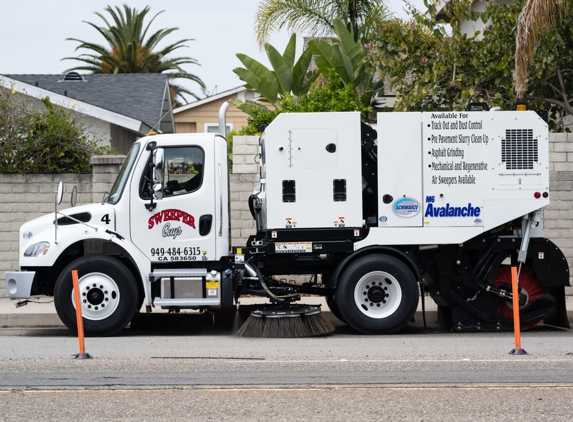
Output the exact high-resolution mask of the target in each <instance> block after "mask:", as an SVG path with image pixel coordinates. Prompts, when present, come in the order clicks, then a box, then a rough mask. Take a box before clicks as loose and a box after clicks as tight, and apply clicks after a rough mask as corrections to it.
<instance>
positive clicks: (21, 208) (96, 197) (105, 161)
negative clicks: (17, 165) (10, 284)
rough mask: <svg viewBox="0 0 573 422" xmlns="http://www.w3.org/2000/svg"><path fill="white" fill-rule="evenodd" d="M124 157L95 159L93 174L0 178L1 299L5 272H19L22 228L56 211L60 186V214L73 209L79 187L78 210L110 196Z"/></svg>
mask: <svg viewBox="0 0 573 422" xmlns="http://www.w3.org/2000/svg"><path fill="white" fill-rule="evenodd" d="M124 160H125V156H123V155H122V156H101V157H100V156H97V157H92V159H91V163H92V165H93V174H27V175H21V174H0V194H2V198H3V201H2V203H1V204H0V297H6V284H5V281H4V272H5V271H11V270H17V269H18V268H19V266H18V241H19V235H20V226H21V225H22V224H23V223H25V222H26V221H30V220H32V219H34V218H37V217H40V216H42V215H44V214H47V213H53V212H54V211H55V206H54V199H55V192H56V189H57V185H58V182H59V181H60V180H62V181H63V182H64V196H63V199H62V203H61V204H60V205H59V206H58V209H59V210H62V209H65V208H69V207H70V199H71V192H72V189H73V187H74V186H76V187H77V192H78V196H77V201H76V206H78V205H83V204H89V203H92V202H99V201H101V199H102V196H103V193H104V192H106V191H107V192H109V190H110V188H111V186H112V185H113V182H114V180H115V177H116V176H117V173H118V172H119V168H120V167H121V165H122V164H123V161H124Z"/></svg>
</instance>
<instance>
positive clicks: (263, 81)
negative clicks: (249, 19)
mask: <svg viewBox="0 0 573 422" xmlns="http://www.w3.org/2000/svg"><path fill="white" fill-rule="evenodd" d="M295 48H296V35H295V34H292V35H291V37H290V40H289V42H288V44H287V46H286V48H285V51H284V53H283V54H282V55H281V54H280V53H279V52H278V50H277V49H276V48H275V47H273V46H272V45H270V44H265V51H266V53H267V57H268V58H269V62H270V63H271V66H272V68H273V70H270V69H268V68H267V67H266V66H264V65H263V64H261V63H259V62H258V61H257V60H255V59H253V58H251V57H249V56H247V55H246V54H241V53H239V54H237V57H238V58H239V60H241V62H242V63H243V65H245V67H237V68H235V69H233V72H235V73H236V74H237V76H239V78H240V79H241V80H242V81H244V82H245V87H247V88H249V89H254V90H255V91H257V92H258V93H259V94H261V95H262V96H263V98H264V99H265V100H266V101H267V102H268V103H270V104H271V105H272V106H273V107H274V108H276V107H279V104H278V101H279V100H280V99H281V98H284V97H285V96H287V95H294V96H300V95H303V94H305V93H307V92H308V90H309V89H310V86H311V84H312V83H313V82H314V81H315V80H316V78H317V77H318V75H319V73H318V72H317V71H309V70H308V66H309V64H310V60H311V57H312V56H311V53H310V51H308V50H306V51H304V52H303V54H302V55H301V57H300V58H299V59H298V60H297V62H296V63H295V62H294V56H295ZM234 104H235V105H236V106H237V107H239V108H240V109H241V110H243V111H244V112H245V113H247V114H252V113H253V109H260V108H263V109H265V108H266V107H264V106H262V105H261V104H259V103H256V102H253V101H247V102H241V101H235V102H234Z"/></svg>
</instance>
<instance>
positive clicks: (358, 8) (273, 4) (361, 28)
mask: <svg viewBox="0 0 573 422" xmlns="http://www.w3.org/2000/svg"><path fill="white" fill-rule="evenodd" d="M388 16H389V12H388V9H387V7H386V5H385V2H384V0H262V1H261V3H260V4H259V7H258V9H257V13H256V15H255V32H256V33H257V40H258V41H259V45H261V46H263V45H264V44H265V43H266V42H267V41H268V39H269V36H270V34H271V33H272V32H274V31H277V30H280V29H282V28H286V29H288V30H289V31H290V32H292V33H294V32H302V31H306V32H308V33H309V35H312V36H332V34H333V33H334V26H333V21H334V19H335V18H339V19H341V20H342V22H343V23H344V25H346V26H347V28H348V29H349V30H350V31H351V32H352V33H353V37H354V41H359V40H362V41H364V42H367V39H368V36H369V33H370V29H371V28H372V25H373V22H375V21H377V20H380V19H386V18H388Z"/></svg>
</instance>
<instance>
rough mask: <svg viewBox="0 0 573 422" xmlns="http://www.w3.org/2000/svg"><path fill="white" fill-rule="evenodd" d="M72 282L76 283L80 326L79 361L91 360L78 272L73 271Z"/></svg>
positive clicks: (78, 322)
mask: <svg viewBox="0 0 573 422" xmlns="http://www.w3.org/2000/svg"><path fill="white" fill-rule="evenodd" d="M72 281H73V283H74V298H75V301H76V320H77V326H78V341H79V343H80V353H79V354H77V355H76V358H78V359H89V358H91V356H90V355H89V353H86V348H85V343H84V321H83V319H82V304H81V302H80V288H79V286H78V270H72Z"/></svg>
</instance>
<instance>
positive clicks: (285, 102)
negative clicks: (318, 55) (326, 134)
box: [239, 78, 372, 135]
mask: <svg viewBox="0 0 573 422" xmlns="http://www.w3.org/2000/svg"><path fill="white" fill-rule="evenodd" d="M279 105H280V107H281V108H280V109H275V110H266V109H263V108H260V109H253V110H252V115H251V116H249V117H247V122H248V123H247V126H243V127H242V128H241V130H240V131H239V135H258V134H260V133H261V131H260V127H261V125H265V126H268V125H269V124H270V123H271V122H272V121H273V120H274V119H275V117H277V116H278V115H279V114H280V113H318V112H330V111H359V112H360V113H361V115H362V120H367V117H368V113H369V112H370V111H371V110H372V109H371V107H366V106H365V105H363V104H362V102H361V101H360V97H359V96H358V94H357V93H356V90H355V89H354V86H353V85H352V84H348V85H343V83H342V81H341V80H339V79H335V78H332V79H330V80H327V81H325V82H324V83H323V84H321V85H316V86H314V87H313V88H311V90H310V92H308V93H307V94H303V95H301V96H299V97H294V96H292V95H287V96H285V97H283V98H281V99H280V101H279Z"/></svg>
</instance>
